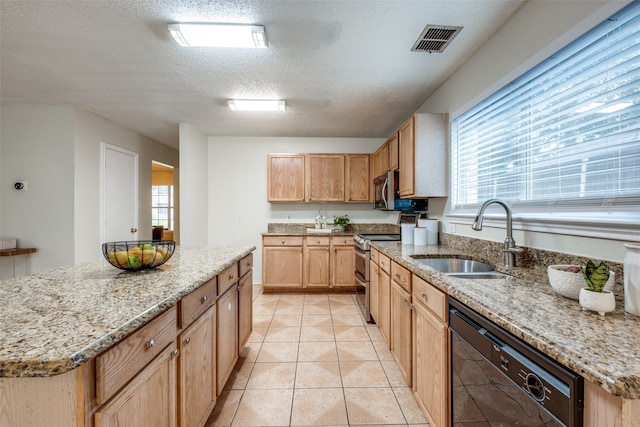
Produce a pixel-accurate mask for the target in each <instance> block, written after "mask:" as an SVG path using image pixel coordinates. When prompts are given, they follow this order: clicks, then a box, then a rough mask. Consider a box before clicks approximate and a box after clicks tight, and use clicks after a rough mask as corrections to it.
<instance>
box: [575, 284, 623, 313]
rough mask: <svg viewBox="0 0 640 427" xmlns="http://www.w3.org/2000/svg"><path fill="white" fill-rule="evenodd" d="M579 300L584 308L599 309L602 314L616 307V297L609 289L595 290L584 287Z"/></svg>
mask: <svg viewBox="0 0 640 427" xmlns="http://www.w3.org/2000/svg"><path fill="white" fill-rule="evenodd" d="M578 300H579V302H580V305H581V306H582V309H583V310H591V311H597V312H598V314H599V315H600V316H604V314H605V313H609V312H610V311H613V310H615V309H616V298H615V296H614V295H613V292H609V291H602V292H593V291H590V290H589V288H582V289H580V296H579V299H578Z"/></svg>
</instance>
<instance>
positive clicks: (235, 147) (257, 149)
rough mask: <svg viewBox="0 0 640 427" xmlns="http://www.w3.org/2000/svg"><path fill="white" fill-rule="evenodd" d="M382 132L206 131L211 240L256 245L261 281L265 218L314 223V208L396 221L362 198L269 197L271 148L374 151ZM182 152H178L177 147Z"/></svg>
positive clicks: (355, 217) (355, 218)
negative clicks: (274, 134)
mask: <svg viewBox="0 0 640 427" xmlns="http://www.w3.org/2000/svg"><path fill="white" fill-rule="evenodd" d="M385 140H386V139H381V138H362V139H360V138H267V137H264V138H255V137H235V138H232V137H209V208H208V211H209V217H208V222H209V244H212V245H254V246H256V247H257V248H258V250H256V252H255V253H254V264H255V273H254V281H255V282H256V283H259V282H260V281H261V271H262V254H261V249H260V248H261V247H262V241H261V233H265V232H266V231H267V224H268V223H270V222H277V223H286V222H291V223H313V222H314V220H315V215H316V212H317V210H318V209H322V210H326V211H327V218H328V219H332V218H333V216H334V215H335V216H337V215H343V214H348V215H349V218H350V219H351V222H352V223H381V222H390V221H395V220H396V216H395V215H393V214H388V213H386V212H382V211H376V210H373V209H372V205H371V204H370V203H366V204H360V203H358V204H347V203H341V204H335V203H327V204H320V203H315V204H306V203H284V204H276V203H268V202H267V154H269V153H372V152H374V151H375V150H376V149H377V148H378V147H379V146H380V145H382V144H383V143H384V141H385ZM181 154H182V152H181Z"/></svg>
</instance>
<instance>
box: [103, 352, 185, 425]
mask: <svg viewBox="0 0 640 427" xmlns="http://www.w3.org/2000/svg"><path fill="white" fill-rule="evenodd" d="M177 353H178V350H177V349H176V348H175V346H174V345H169V346H167V347H165V348H164V350H163V351H162V352H161V353H160V354H159V355H158V356H157V357H156V358H155V359H153V361H151V363H149V364H148V365H147V366H146V367H145V368H144V369H143V370H142V371H140V373H139V374H138V375H136V376H135V377H134V378H133V379H132V380H131V382H129V384H127V385H126V386H125V387H124V388H123V389H122V390H120V392H119V393H117V394H116V395H115V397H114V398H113V399H111V400H110V401H109V402H108V403H107V404H105V405H104V406H103V407H102V408H100V409H99V410H98V411H97V412H96V413H95V425H96V427H139V426H154V427H176V426H177V413H176V400H177V399H176V389H177V385H176V362H177V358H176V355H177Z"/></svg>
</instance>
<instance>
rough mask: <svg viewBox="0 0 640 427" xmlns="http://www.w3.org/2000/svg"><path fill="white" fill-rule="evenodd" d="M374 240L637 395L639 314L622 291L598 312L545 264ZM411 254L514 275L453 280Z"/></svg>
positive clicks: (532, 339) (540, 344) (584, 371)
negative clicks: (628, 309)
mask: <svg viewBox="0 0 640 427" xmlns="http://www.w3.org/2000/svg"><path fill="white" fill-rule="evenodd" d="M372 246H373V247H374V248H376V249H378V250H380V251H381V252H382V253H384V254H386V255H388V256H389V257H391V258H392V259H393V260H394V261H396V262H397V263H399V264H401V265H402V266H404V267H406V268H407V269H409V270H410V271H411V272H413V273H415V274H416V275H418V276H420V277H422V278H423V279H425V280H427V281H429V282H430V283H432V284H433V285H434V286H436V287H437V288H439V289H441V290H442V291H444V292H445V293H447V294H449V295H451V296H452V297H454V298H456V299H458V300H459V301H461V302H462V303H464V304H466V305H467V306H469V307H470V308H472V309H474V310H476V311H477V312H479V313H480V314H482V315H484V316H485V317H487V318H488V319H490V320H492V321H493V322H494V323H496V324H498V325H499V326H501V327H503V328H504V329H506V330H508V331H509V332H511V333H512V334H514V335H515V336H517V337H519V338H521V339H522V340H524V341H525V342H527V343H529V344H530V345H532V346H533V347H535V348H537V349H539V350H540V351H542V352H543V353H545V354H547V355H549V356H550V357H551V358H553V359H555V360H557V361H558V362H560V363H562V364H563V365H565V366H567V367H568V368H570V369H572V370H574V371H575V372H577V373H579V374H580V375H582V376H583V377H584V378H586V379H588V380H590V381H592V382H594V383H597V384H599V385H600V386H601V387H602V388H604V389H605V390H606V391H608V392H609V393H611V394H613V395H616V396H620V397H622V398H626V399H640V351H639V349H640V317H637V316H633V315H630V314H628V313H625V312H624V304H623V301H622V299H621V296H620V295H618V296H617V298H616V300H617V301H616V310H615V311H614V312H612V313H607V314H606V315H605V316H600V315H598V314H597V313H594V312H589V311H582V309H581V306H580V304H579V303H578V301H575V300H571V299H568V298H564V297H562V296H560V295H558V294H556V293H555V292H554V290H553V289H552V288H551V286H550V285H549V283H548V281H547V279H546V276H545V275H543V274H541V271H544V270H543V269H542V268H537V269H534V268H527V267H515V268H510V269H505V268H503V267H501V266H500V265H501V263H500V262H493V261H492V260H491V259H489V258H491V257H492V256H493V255H494V252H495V251H494V250H491V251H487V250H485V251H477V252H476V251H474V252H471V251H470V250H469V249H470V248H469V246H467V249H466V250H465V249H463V248H461V247H458V248H456V247H453V246H442V245H441V246H413V245H402V244H400V243H390V242H384V243H383V242H372ZM483 253H484V254H486V255H487V256H483V255H482V254H483ZM499 254H500V256H501V253H499ZM412 255H418V256H433V257H443V256H446V255H462V256H464V257H467V258H470V259H475V260H478V261H484V262H492V263H493V264H494V265H496V267H497V269H498V270H502V271H503V272H507V273H510V274H512V275H514V276H516V277H515V278H513V279H508V280H504V279H500V280H498V279H495V280H494V279H489V280H487V279H482V280H470V279H460V278H454V277H450V276H447V275H445V274H443V273H440V272H437V271H436V270H434V269H432V268H429V267H426V266H424V265H423V264H420V263H419V262H418V261H416V259H414V258H412ZM543 267H544V268H546V265H545V266H543ZM616 276H617V274H616Z"/></svg>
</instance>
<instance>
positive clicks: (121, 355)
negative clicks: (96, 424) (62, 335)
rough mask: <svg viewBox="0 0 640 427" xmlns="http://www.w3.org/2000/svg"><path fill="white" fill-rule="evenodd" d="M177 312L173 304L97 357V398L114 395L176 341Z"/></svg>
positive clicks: (105, 399) (104, 399)
mask: <svg viewBox="0 0 640 427" xmlns="http://www.w3.org/2000/svg"><path fill="white" fill-rule="evenodd" d="M176 312H177V309H176V307H175V306H174V307H171V308H170V309H169V310H168V311H166V312H164V313H163V314H161V315H160V316H158V317H156V318H155V319H153V320H152V321H151V322H149V323H147V324H146V325H145V326H143V327H142V328H140V329H139V330H137V331H135V332H134V333H133V334H131V335H129V336H128V337H127V338H125V339H124V341H122V342H120V343H118V344H116V345H115V346H114V347H112V348H111V349H109V350H107V351H106V352H104V353H102V354H100V355H98V357H96V400H97V402H98V404H99V405H101V404H103V403H104V402H106V401H107V400H108V399H109V398H110V397H111V396H113V394H114V393H115V392H117V391H118V390H119V389H120V388H121V387H122V386H124V385H125V384H126V383H127V382H128V381H129V380H130V379H131V378H133V377H134V376H135V375H136V374H137V373H138V372H139V371H140V370H141V369H142V368H144V367H145V366H146V365H147V364H148V363H149V362H151V360H153V358H154V357H156V356H157V355H158V354H159V353H160V352H161V351H162V350H163V349H164V348H165V347H166V346H168V345H169V344H172V343H174V344H175V339H176V332H177V331H176V320H177V315H176Z"/></svg>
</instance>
